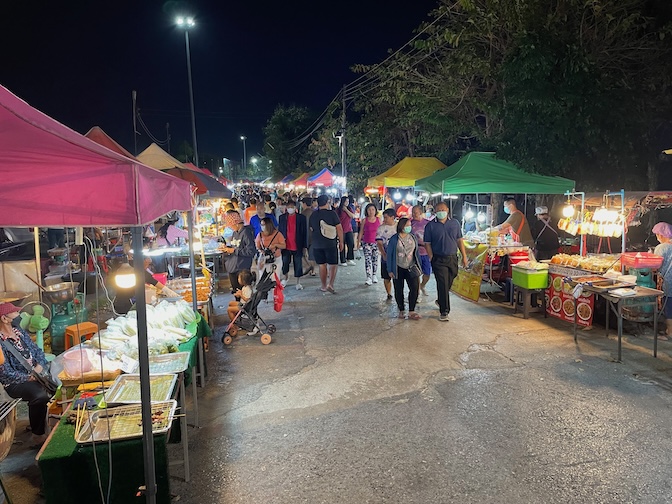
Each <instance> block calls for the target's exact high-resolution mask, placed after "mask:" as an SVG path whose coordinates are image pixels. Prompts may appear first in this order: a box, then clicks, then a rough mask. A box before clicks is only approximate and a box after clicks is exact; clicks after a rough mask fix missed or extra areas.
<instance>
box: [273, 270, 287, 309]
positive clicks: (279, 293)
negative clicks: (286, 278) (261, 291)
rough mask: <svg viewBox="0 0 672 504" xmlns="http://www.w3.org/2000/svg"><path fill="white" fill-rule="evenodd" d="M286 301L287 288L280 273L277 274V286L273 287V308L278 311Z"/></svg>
mask: <svg viewBox="0 0 672 504" xmlns="http://www.w3.org/2000/svg"><path fill="white" fill-rule="evenodd" d="M284 302H285V288H284V287H283V286H282V283H280V278H278V274H277V273H276V274H275V288H274V289H273V309H274V310H275V311H276V312H279V311H281V310H282V303H284Z"/></svg>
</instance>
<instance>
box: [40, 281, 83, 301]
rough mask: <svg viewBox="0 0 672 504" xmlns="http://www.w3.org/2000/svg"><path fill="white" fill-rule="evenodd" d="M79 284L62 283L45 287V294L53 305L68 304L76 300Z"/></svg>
mask: <svg viewBox="0 0 672 504" xmlns="http://www.w3.org/2000/svg"><path fill="white" fill-rule="evenodd" d="M77 287H79V283H78V282H61V283H57V284H54V285H50V286H49V287H45V288H44V291H43V294H44V297H46V298H47V299H48V300H49V301H50V302H51V303H57V304H58V303H67V302H68V301H72V300H73V299H75V293H76V292H77Z"/></svg>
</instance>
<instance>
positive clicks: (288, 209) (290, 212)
mask: <svg viewBox="0 0 672 504" xmlns="http://www.w3.org/2000/svg"><path fill="white" fill-rule="evenodd" d="M294 212H296V208H294V207H288V208H287V213H288V214H289V215H292V214H293V213H294Z"/></svg>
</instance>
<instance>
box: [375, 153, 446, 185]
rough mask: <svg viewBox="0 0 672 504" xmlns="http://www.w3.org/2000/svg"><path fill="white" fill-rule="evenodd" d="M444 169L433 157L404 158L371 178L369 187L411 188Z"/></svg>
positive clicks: (443, 165)
mask: <svg viewBox="0 0 672 504" xmlns="http://www.w3.org/2000/svg"><path fill="white" fill-rule="evenodd" d="M445 167H446V165H445V164H443V163H442V162H441V161H439V160H438V159H436V158H435V157H405V158H404V159H402V160H401V161H399V162H398V163H397V164H396V165H394V166H393V167H392V168H390V169H389V170H387V171H385V172H383V173H381V174H380V175H377V176H375V177H371V178H370V179H369V183H368V185H369V186H371V187H380V186H386V187H413V186H414V185H415V181H416V180H418V179H422V178H425V177H428V176H429V175H431V174H432V173H434V172H436V171H438V170H442V169H444V168H445Z"/></svg>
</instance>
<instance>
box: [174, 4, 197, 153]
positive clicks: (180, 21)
mask: <svg viewBox="0 0 672 504" xmlns="http://www.w3.org/2000/svg"><path fill="white" fill-rule="evenodd" d="M176 22H177V26H180V27H182V28H184V45H185V47H186V50H187V76H188V77H189V104H190V105H191V137H192V141H193V143H194V164H195V165H196V166H198V144H197V143H196V114H195V113H194V87H193V84H192V82H191V51H190V49H189V28H193V27H194V26H195V25H196V23H195V22H194V18H192V17H187V18H183V17H178V18H177V21H176Z"/></svg>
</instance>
